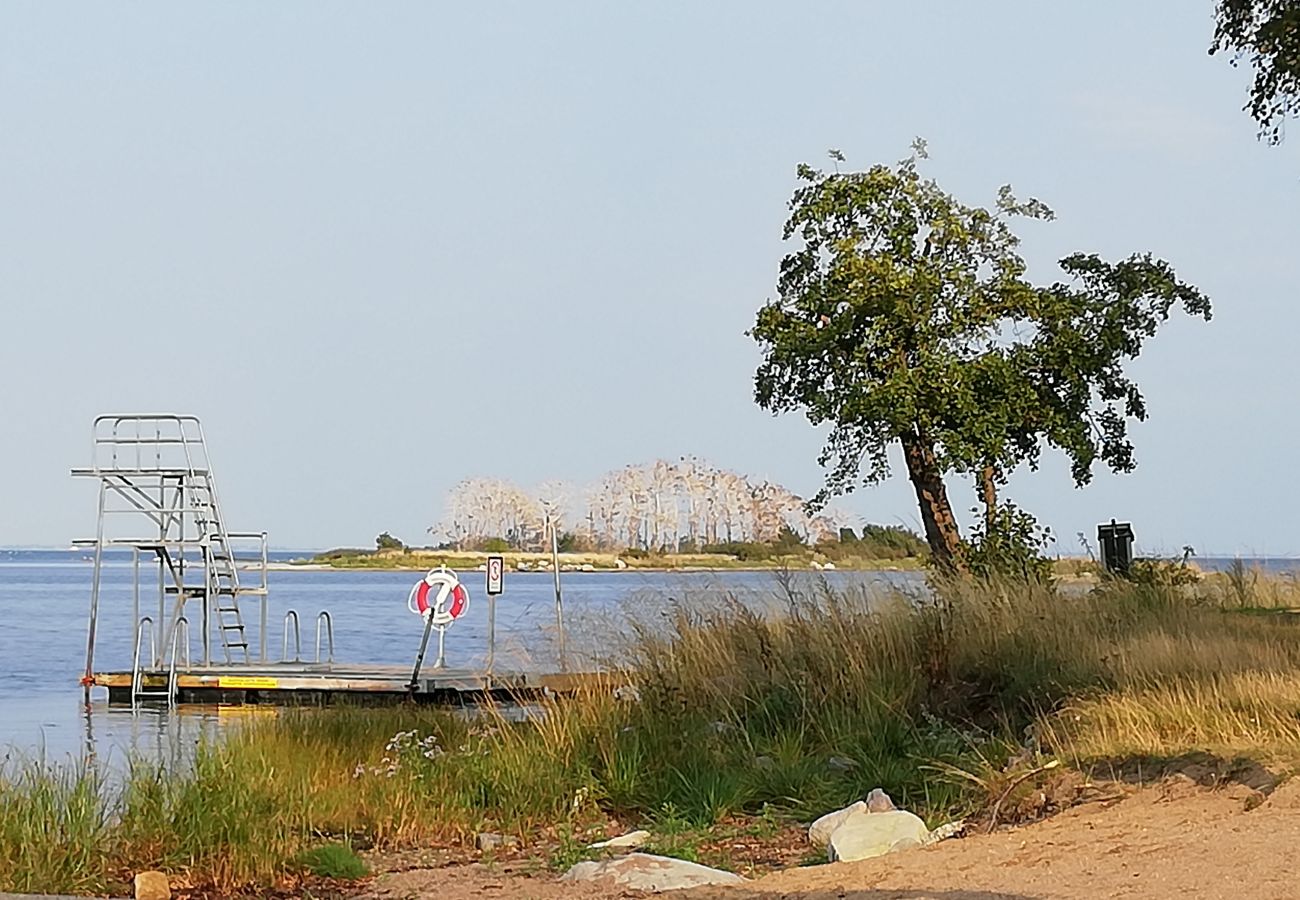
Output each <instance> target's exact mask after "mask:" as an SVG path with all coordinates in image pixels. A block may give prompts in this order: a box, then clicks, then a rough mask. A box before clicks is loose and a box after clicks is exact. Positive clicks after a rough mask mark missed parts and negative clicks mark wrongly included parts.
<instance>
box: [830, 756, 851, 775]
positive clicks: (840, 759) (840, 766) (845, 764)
mask: <svg viewBox="0 0 1300 900" xmlns="http://www.w3.org/2000/svg"><path fill="white" fill-rule="evenodd" d="M826 765H827V766H829V767H830V768H832V769H834V770H835V771H836V772H847V771H848V770H849V769H856V768H857V766H858V763H857V761H856V760H852V759H849V758H848V757H847V756H832V757H831V758H830V759H828V760H826Z"/></svg>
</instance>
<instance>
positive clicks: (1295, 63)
mask: <svg viewBox="0 0 1300 900" xmlns="http://www.w3.org/2000/svg"><path fill="white" fill-rule="evenodd" d="M1215 26H1216V27H1215V29H1214V42H1213V43H1212V44H1211V45H1210V52H1211V53H1218V52H1219V51H1221V50H1222V51H1224V52H1227V53H1230V54H1232V60H1233V64H1234V65H1235V64H1236V63H1237V62H1238V61H1239V60H1241V59H1247V60H1249V62H1250V66H1251V68H1252V69H1253V70H1254V81H1253V82H1252V83H1251V87H1250V99H1249V100H1248V101H1247V103H1246V106H1245V109H1246V111H1247V112H1248V113H1250V115H1251V117H1252V118H1254V119H1255V121H1256V122H1258V123H1259V130H1260V135H1261V136H1263V137H1267V138H1268V140H1269V141H1270V142H1272V143H1277V142H1278V141H1280V140H1281V139H1282V125H1283V123H1284V122H1285V121H1286V118H1287V116H1293V115H1296V114H1300V0H1220V2H1219V5H1218V6H1217V7H1216V9H1215Z"/></svg>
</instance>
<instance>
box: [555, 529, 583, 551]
mask: <svg viewBox="0 0 1300 900" xmlns="http://www.w3.org/2000/svg"><path fill="white" fill-rule="evenodd" d="M555 540H556V547H558V548H559V551H560V552H561V553H581V552H583V551H585V550H589V549H591V548H590V546H589V542H587V541H585V540H583V538H582V535H579V534H575V533H573V532H572V531H564V532H561V533H560V536H559V537H558V538H556V539H555Z"/></svg>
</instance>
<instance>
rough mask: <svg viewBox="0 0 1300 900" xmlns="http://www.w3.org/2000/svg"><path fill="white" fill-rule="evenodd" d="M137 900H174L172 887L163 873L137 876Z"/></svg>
mask: <svg viewBox="0 0 1300 900" xmlns="http://www.w3.org/2000/svg"><path fill="white" fill-rule="evenodd" d="M135 900H172V889H171V885H170V884H168V883H167V876H166V875H164V874H163V873H162V872H140V873H138V874H137V875H136V876H135Z"/></svg>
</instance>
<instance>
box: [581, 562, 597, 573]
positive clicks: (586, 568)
mask: <svg viewBox="0 0 1300 900" xmlns="http://www.w3.org/2000/svg"><path fill="white" fill-rule="evenodd" d="M582 571H584V572H594V571H596V567H595V566H594V565H592V564H591V563H583V564H582Z"/></svg>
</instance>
